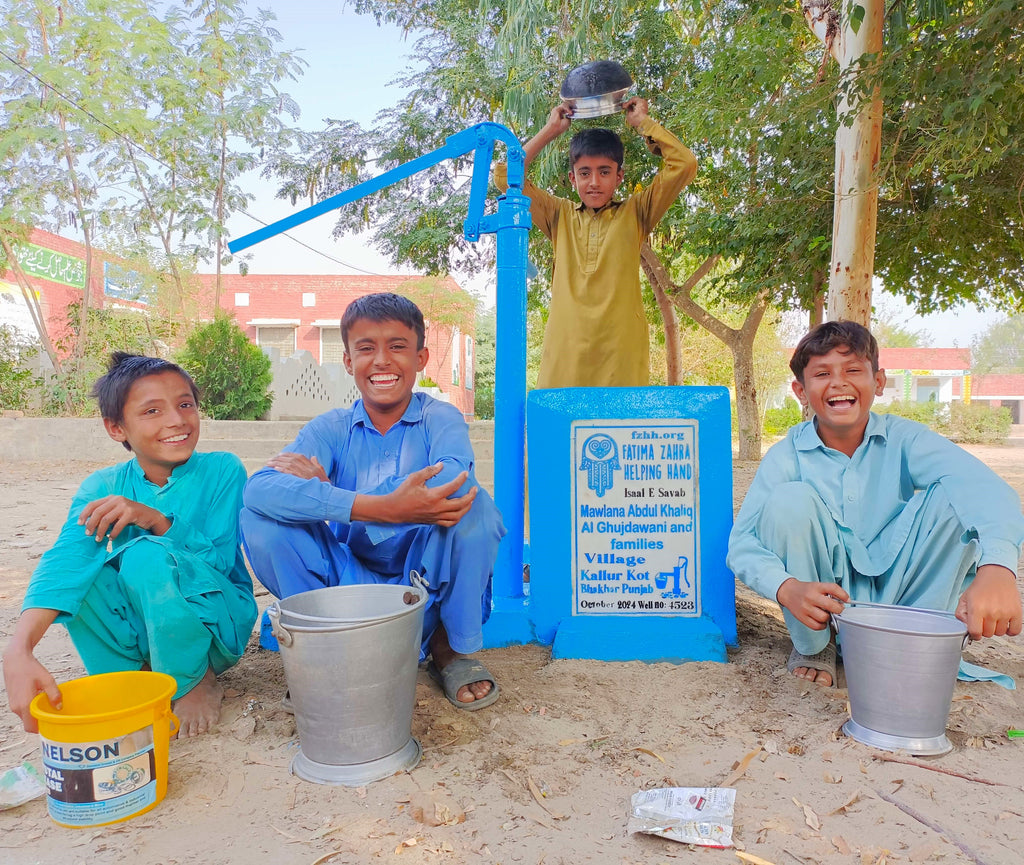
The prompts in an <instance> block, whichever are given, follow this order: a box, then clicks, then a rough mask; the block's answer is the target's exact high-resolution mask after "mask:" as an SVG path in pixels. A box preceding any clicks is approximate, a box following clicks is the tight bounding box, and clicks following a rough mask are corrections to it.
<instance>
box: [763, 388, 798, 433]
mask: <svg viewBox="0 0 1024 865" xmlns="http://www.w3.org/2000/svg"><path fill="white" fill-rule="evenodd" d="M803 419H804V417H803V412H801V411H800V404H799V403H798V402H797V401H796V400H795V399H793V397H791V396H787V397H786V400H785V402H783V404H782V408H770V409H766V410H765V413H764V434H765V435H768V436H781V435H785V434H786V431H787V430H788V429H789V428H790V427H793V426H796V425H797V424H798V423H800V421H802V420H803Z"/></svg>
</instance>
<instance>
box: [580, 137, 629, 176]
mask: <svg viewBox="0 0 1024 865" xmlns="http://www.w3.org/2000/svg"><path fill="white" fill-rule="evenodd" d="M584 156H606V157H607V158H608V159H613V160H615V164H616V165H618V166H619V168H622V162H623V159H624V158H625V151H624V149H623V147H622V139H621V138H619V136H618V134H617V133H615V132H613V131H612V130H611V129H581V130H580V131H579V132H577V133H576V134H575V135H574V136H573V137H572V140H571V141H570V142H569V168H570V169H571V168H572V167H573V166H574V165H575V164H576V162H577V160H579V159H582V158H583V157H584Z"/></svg>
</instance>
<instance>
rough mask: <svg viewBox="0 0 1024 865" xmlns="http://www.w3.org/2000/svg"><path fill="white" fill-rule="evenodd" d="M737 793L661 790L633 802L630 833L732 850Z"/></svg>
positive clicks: (727, 789) (636, 795)
mask: <svg viewBox="0 0 1024 865" xmlns="http://www.w3.org/2000/svg"><path fill="white" fill-rule="evenodd" d="M735 803H736V791H735V790H734V789H733V788H731V787H661V788H659V789H656V790H641V791H640V792H639V793H634V794H633V797H632V799H631V800H630V812H629V824H628V825H627V827H626V828H627V831H629V832H630V834H632V833H635V832H643V833H645V834H648V835H659V836H660V837H662V838H669V839H671V840H673V841H680V842H682V843H683V844H699V845H701V846H702V847H731V846H732V823H733V810H734V806H735Z"/></svg>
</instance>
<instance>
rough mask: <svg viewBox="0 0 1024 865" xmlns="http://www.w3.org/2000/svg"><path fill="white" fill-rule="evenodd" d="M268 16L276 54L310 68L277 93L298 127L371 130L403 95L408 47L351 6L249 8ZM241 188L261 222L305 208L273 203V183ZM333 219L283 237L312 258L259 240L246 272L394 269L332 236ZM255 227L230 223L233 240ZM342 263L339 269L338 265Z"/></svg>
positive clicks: (274, 3) (292, 1) (302, 1)
mask: <svg viewBox="0 0 1024 865" xmlns="http://www.w3.org/2000/svg"><path fill="white" fill-rule="evenodd" d="M249 7H250V11H253V10H255V9H256V8H257V7H258V8H261V9H269V10H271V11H272V12H273V13H274V14H275V15H276V16H277V23H276V29H277V30H278V31H279V32H280V34H281V41H280V42H279V43H278V45H277V48H278V50H295V51H296V53H297V54H298V55H299V56H300V57H301V58H302V59H304V60H305V61H306V62H307V63H308V66H307V67H306V68H305V72H304V74H303V75H302V77H300V78H299V79H298V80H297V81H286V82H281V83H280V84H279V87H280V88H281V89H282V90H284V91H286V92H287V93H289V94H290V95H291V97H292V98H293V99H294V100H295V101H296V102H297V103H298V105H299V107H300V109H301V115H300V116H299V119H298V121H297V125H298V126H300V127H302V128H303V129H306V130H308V131H314V130H317V129H321V128H323V125H324V121H325V120H326V119H328V118H332V119H338V120H355V121H356V122H358V123H360V124H361V125H363V126H368V125H370V124H371V123H372V121H373V118H374V116H375V115H376V113H377V112H378V111H380V110H381V109H383V108H387V107H389V106H391V105H393V104H395V103H396V102H397V101H398V100H399V98H401V96H402V94H403V90H402V89H401V88H400V87H398V86H397V85H394V84H392V83H391V82H392V81H393V80H394V78H395V77H396V76H397V75H398V74H399V73H400V72H401V71H402V70H403V69H404V68H405V67H406V66H407V65H409V62H410V61H409V60H408V59H407V57H406V55H407V54H408V53H409V51H410V48H411V43H410V42H409V41H407V40H406V39H405V38H404V37H403V36H402V33H401V31H400V30H399V29H398V28H396V27H392V26H388V25H385V26H383V27H378V26H377V24H376V23H375V21H374V19H373V18H372V17H371V16H369V15H356V13H355V12H354V11H352V9H351V7H346V8H345V9H344V10H342V4H341V2H334V3H326V2H324V0H259V2H256V3H250V4H249ZM244 187H245V188H246V190H247V191H249V192H251V193H253V194H254V195H255V196H256V198H255V199H254V200H253V201H252V202H251V203H250V205H249V206H248V207H247V208H246V210H247V212H248V213H250V214H252V215H253V216H255V217H258V218H259V219H261V220H263V221H264V222H267V223H272V222H274V221H276V220H278V219H283V218H284V217H286V216H289V215H291V214H293V213H295V212H297V211H299V210H301V209H302V208H303V207H306V206H308V202H300V203H299V204H298V205H297V206H295V207H292V206H291V204H290V203H288V202H287V201H284V200H280V199H276V198H275V197H274V192H275V183H274V181H273V180H266V179H264V178H261V177H259V175H258V174H256V173H253V174H252V175H250V176H249V177H247V178H246V179H245V183H244ZM335 222H336V219H335V218H334V217H333V216H332V215H331V214H324V215H323V216H320V217H318V218H317V219H315V220H312V221H310V222H307V223H305V224H304V225H301V226H299V227H297V228H294V229H291V230H290V231H289V232H288V234H289V236H291V237H294V238H297V239H298V240H301V241H302V242H303V243H305V244H307V245H308V246H310V247H313V249H315V250H319V251H320V252H323V253H326V255H327V256H330V257H331V258H327V257H326V256H325V255H318V254H317V253H316V252H313V251H310V250H309V249H306V248H304V247H303V246H301V245H300V244H298V243H295V242H293V241H292V240H289V239H288V238H287V237H284V236H282V235H278V236H277V237H274V238H271V239H269V240H265V241H263V242H262V243H260V244H257V245H256V246H252V247H250V248H249V249H248V250H245V251H244V252H242V253H240V255H241V256H242V257H245V258H247V259H248V266H249V270H250V272H252V273H338V274H357V273H366V272H369V273H374V274H386V273H394V272H395V271H396V268H395V267H393V266H392V265H391V264H390V263H389V262H388V260H387V259H386V258H384V257H383V256H381V255H380V254H379V253H377V252H376V250H374V249H372V248H371V247H370V246H369V244H368V243H367V242H366V241H365V240H364V239H360V238H358V237H344V238H340V239H335V238H333V237H331V230H332V229H333V228H334V224H335ZM260 227H261V225H260V224H259V223H258V222H256V221H254V220H253V219H251V218H249V217H247V216H244V215H237V216H235V217H234V218H233V219H232V220H231V221H230V222H229V228H230V230H231V234H232V238H234V239H237V238H239V237H242V236H243V235H245V234H248V233H249V232H252V231H255V230H257V229H258V228H260ZM332 258H333V259H338V260H340V261H342V262H345V264H348V265H351V266H349V267H345V266H344V265H342V264H339V263H338V262H337V261H333V260H331V259H332Z"/></svg>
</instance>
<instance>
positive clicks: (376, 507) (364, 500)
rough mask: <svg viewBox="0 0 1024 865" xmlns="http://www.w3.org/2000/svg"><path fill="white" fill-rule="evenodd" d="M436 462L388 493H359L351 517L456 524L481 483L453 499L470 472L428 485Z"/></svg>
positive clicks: (413, 474)
mask: <svg viewBox="0 0 1024 865" xmlns="http://www.w3.org/2000/svg"><path fill="white" fill-rule="evenodd" d="M442 468H443V466H442V465H441V463H437V464H435V465H432V466H427V467H426V468H423V469H420V470H419V471H416V472H413V473H412V474H410V475H409V477H407V478H406V479H405V480H404V481H402V484H401V486H400V487H398V489H396V490H395V491H394V492H391V493H388V494H387V495H386V496H370V495H358V496H356V500H355V502H353V504H352V519H353V520H363V521H365V522H374V523H398V524H401V523H422V524H424V525H430V526H454V525H455V524H456V523H457V522H458V521H459V520H461V519H462V518H463V517H464V516H465V515H466V512H467V511H469V509H470V507H471V506H472V504H473V500H474V499H475V498H476V494H477V491H478V489H479V488H478V487H473V489H471V490H470V491H469V492H468V493H466V494H465V495H464V496H459V497H458V498H455V499H451V498H448V497H449V496H450V495H451V494H452V493H454V492H455V491H456V490H458V489H459V487H461V486H462V485H463V484H464V483H465V482H466V478H467V477H468V476H469V472H460V473H459V475H458V476H457V477H456V478H454V479H453V480H450V481H449V482H448V483H446V484H441V485H440V486H436V487H428V486H427V481H428V480H430V479H431V478H432V477H434V476H435V475H436V474H438V472H440V471H441V469H442Z"/></svg>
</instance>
